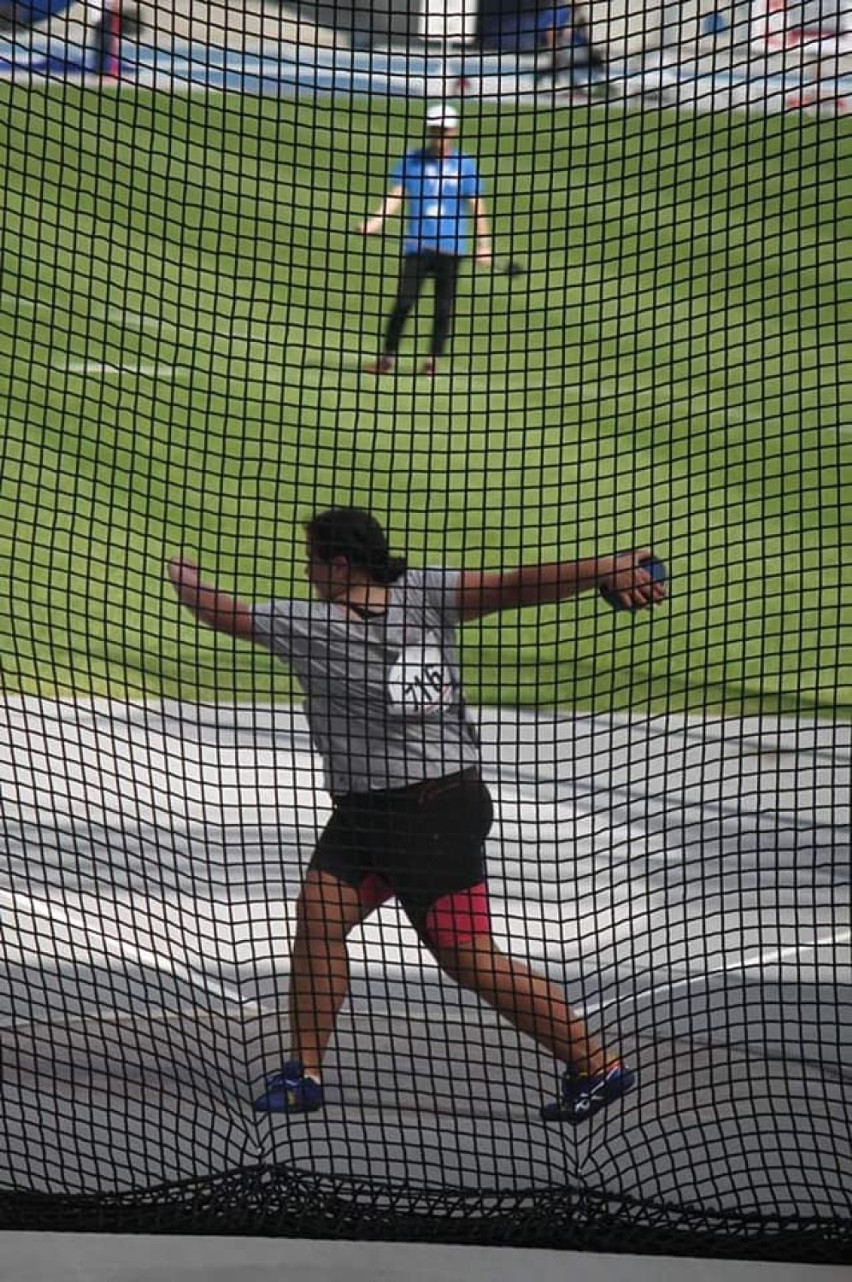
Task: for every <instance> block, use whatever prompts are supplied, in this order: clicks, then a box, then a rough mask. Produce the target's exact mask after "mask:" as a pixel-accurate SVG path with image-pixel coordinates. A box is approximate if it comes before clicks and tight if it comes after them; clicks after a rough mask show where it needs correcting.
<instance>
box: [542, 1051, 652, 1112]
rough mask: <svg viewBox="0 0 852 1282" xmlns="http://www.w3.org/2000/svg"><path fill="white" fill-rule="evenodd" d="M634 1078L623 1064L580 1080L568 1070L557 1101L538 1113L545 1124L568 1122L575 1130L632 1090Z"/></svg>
mask: <svg viewBox="0 0 852 1282" xmlns="http://www.w3.org/2000/svg"><path fill="white" fill-rule="evenodd" d="M635 1083H636V1074H635V1073H634V1072H632V1071H631V1070H630V1069H629V1068H625V1067H624V1065H623V1064H612V1065H610V1067H609V1068H607V1069H606V1070H605V1071H604V1072H603V1073H595V1074H594V1075H593V1076H585V1077H580V1076H578V1075H577V1074H574V1073H571V1072H570V1070H569V1071H568V1072H567V1073H565V1075H564V1076H563V1078H562V1089H561V1091H560V1096H561V1098H560V1100H559V1102H558V1103H557V1104H545V1105H544V1106H543V1108H542V1110H541V1116H542V1120H543V1121H545V1122H570V1123H571V1124H572V1125H574V1126H577V1125H578V1124H579V1123H580V1122H585V1121H586V1120H587V1118H589V1117H592V1116H593V1115H594V1114H595V1113H597V1112H598V1111H599V1110H600V1109H602V1108H604V1107H605V1106H606V1105H607V1104H611V1103H612V1101H613V1100H616V1099H619V1098H620V1097H621V1096H622V1095H626V1094H627V1092H628V1091H629V1090H632V1088H633V1086H634V1085H635Z"/></svg>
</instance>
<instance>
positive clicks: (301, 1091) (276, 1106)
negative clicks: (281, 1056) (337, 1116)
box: [254, 1059, 324, 1113]
mask: <svg viewBox="0 0 852 1282" xmlns="http://www.w3.org/2000/svg"><path fill="white" fill-rule="evenodd" d="M323 1102H324V1101H323V1096H322V1085H321V1084H320V1083H319V1082H318V1081H316V1079H315V1078H313V1077H305V1070H304V1069H303V1068H302V1065H301V1064H300V1063H299V1061H298V1060H297V1059H291V1060H289V1061H288V1062H287V1063H286V1064H285V1065H284V1067H283V1069H282V1070H281V1072H280V1073H276V1074H275V1075H274V1076H273V1077H270V1078H267V1082H266V1091H265V1092H264V1094H263V1095H260V1096H258V1098H257V1099H256V1100H255V1101H254V1111H255V1112H256V1113H316V1111H317V1109H320V1108H322V1106H323Z"/></svg>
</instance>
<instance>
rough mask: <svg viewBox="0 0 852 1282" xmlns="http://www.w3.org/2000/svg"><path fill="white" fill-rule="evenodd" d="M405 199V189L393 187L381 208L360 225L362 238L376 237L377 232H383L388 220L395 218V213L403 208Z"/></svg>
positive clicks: (359, 229)
mask: <svg viewBox="0 0 852 1282" xmlns="http://www.w3.org/2000/svg"><path fill="white" fill-rule="evenodd" d="M404 198H405V189H404V188H403V187H402V186H397V187H391V189H390V191H389V192H388V194H387V195H386V196H385V198H384V200H383V201H382V203H381V207H380V208H379V209H378V210H377V211H376V213H375V214H373V216H372V218H368V219H367V220H366V221H365V222H363V223H360V224H359V225H358V231H359V232H360V233H361V235H362V236H374V235H375V234H376V232H379V231H381V230H382V227H384V224H385V219H386V218H393V216H394V214H395V213H398V211H399V210H400V209H401V208H402V202H403V200H404Z"/></svg>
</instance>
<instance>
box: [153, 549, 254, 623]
mask: <svg viewBox="0 0 852 1282" xmlns="http://www.w3.org/2000/svg"><path fill="white" fill-rule="evenodd" d="M169 578H170V579H171V581H172V584H173V585H174V589H175V591H176V592H177V594H178V597H179V598H180V603H181V605H185V606H186V608H187V610H191V611H192V613H193V614H194V615H195V617H196V618H197V619H198V620H199V622H201V623H206V624H207V626H208V627H209V628H215V629H216V631H217V632H227V634H228V635H229V636H232V637H244V638H245V639H246V640H248V641H253V640H254V639H255V634H254V619H253V616H252V612H251V608H250V607H249V606H248V605H246V604H245V602H244V601H238V600H236V599H235V598H234V597H232V596H228V594H227V593H226V592H220V591H219V589H218V588H216V587H211V586H209V585H208V584H205V583H202V582H201V579H200V577H199V574H198V566H197V565H195V563H194V562H193V561H189V560H187V558H186V557H182V556H176V557H174V558H173V560H171V561H170V562H169Z"/></svg>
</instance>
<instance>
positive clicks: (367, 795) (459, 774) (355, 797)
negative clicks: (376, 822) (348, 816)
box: [331, 766, 482, 806]
mask: <svg viewBox="0 0 852 1282" xmlns="http://www.w3.org/2000/svg"><path fill="white" fill-rule="evenodd" d="M481 777H482V776H481V772H480V769H479V766H468V767H467V769H466V770H457V771H456V772H455V773H454V774H451V775H428V776H427V777H426V778H425V779H418V780H417V781H416V782H415V783H406V784H403V786H402V787H401V788H376V789H373V790H372V791H371V792H337V793H333V794H332V798H331V799H332V801H333V802H334V804H335V805H336V806H340V805H342V804H343V803H344V802H347V801H352V802H355V801H373V800H375V799H377V798H379V797H398V798H404V797H407V796H414V795H416V794H417V793H418V792H419V791H420V790H421V789H422V788H425V787H426V786H427V784H433V785H437V784H444V785H446V784H454V783H477V782H478V781H479V780H480V779H481Z"/></svg>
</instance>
